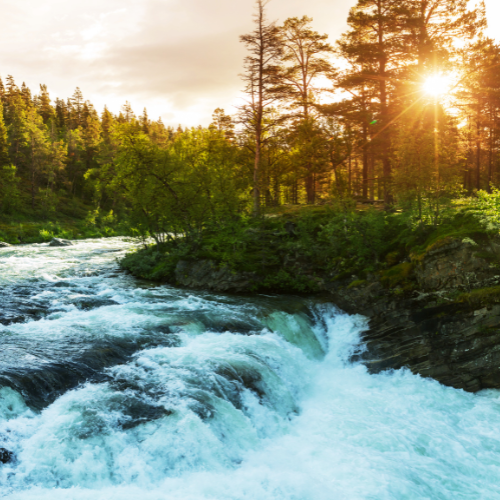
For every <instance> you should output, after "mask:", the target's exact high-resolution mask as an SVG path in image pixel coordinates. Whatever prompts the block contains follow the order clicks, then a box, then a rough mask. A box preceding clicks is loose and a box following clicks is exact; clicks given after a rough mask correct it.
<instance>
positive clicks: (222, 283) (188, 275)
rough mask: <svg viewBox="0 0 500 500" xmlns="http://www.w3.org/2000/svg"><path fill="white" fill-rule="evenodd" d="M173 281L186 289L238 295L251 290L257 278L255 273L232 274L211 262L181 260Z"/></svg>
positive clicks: (230, 271)
mask: <svg viewBox="0 0 500 500" xmlns="http://www.w3.org/2000/svg"><path fill="white" fill-rule="evenodd" d="M175 279H176V281H177V284H178V285H181V286H184V287H186V288H194V289H203V290H211V291H215V292H235V293H240V292H246V291H249V290H251V288H252V285H253V284H254V283H256V282H257V280H258V277H257V275H256V274H255V273H248V272H239V273H238V272H234V271H232V270H231V269H229V268H228V267H221V266H218V265H217V264H216V263H215V262H213V261H211V260H200V261H194V262H191V261H185V260H181V261H179V263H178V264H177V267H176V268H175Z"/></svg>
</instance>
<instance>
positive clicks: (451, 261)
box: [332, 240, 500, 392]
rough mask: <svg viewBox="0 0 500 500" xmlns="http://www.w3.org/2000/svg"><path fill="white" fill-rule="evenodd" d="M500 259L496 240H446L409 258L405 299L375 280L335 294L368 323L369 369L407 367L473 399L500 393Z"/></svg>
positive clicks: (341, 304) (398, 290) (397, 290)
mask: <svg viewBox="0 0 500 500" xmlns="http://www.w3.org/2000/svg"><path fill="white" fill-rule="evenodd" d="M499 254H500V245H499V243H498V242H497V241H490V242H488V243H487V244H486V245H482V246H480V247H479V246H477V245H476V244H475V243H474V242H473V241H470V240H464V241H457V240H451V241H445V242H442V243H441V244H440V245H438V246H437V247H436V248H433V249H431V250H429V251H428V252H427V253H425V254H424V255H423V256H420V257H418V258H416V259H414V261H413V262H412V264H411V266H412V272H411V273H410V275H409V277H408V279H409V280H412V281H413V283H414V287H413V290H412V291H411V292H410V293H407V292H405V290H404V287H397V286H396V287H393V288H387V287H384V286H383V284H382V282H381V281H379V280H372V281H371V282H363V283H360V284H359V286H352V287H350V288H349V287H347V288H345V289H342V290H333V291H332V294H333V296H334V302H335V303H337V304H338V305H339V307H341V308H343V309H344V310H346V311H347V312H350V313H359V314H363V315H365V316H367V317H368V318H369V329H368V330H367V331H366V332H364V334H363V340H364V342H365V344H366V351H365V353H364V354H363V355H362V357H361V359H362V360H363V361H364V363H365V364H366V365H367V366H368V368H369V370H370V371H371V372H373V373H378V372H380V371H382V370H388V369H399V368H402V367H407V368H409V369H410V370H411V371H412V372H413V373H418V374H420V375H422V376H424V377H432V378H434V379H436V380H438V381H439V382H441V383H443V384H445V385H448V386H452V387H455V388H457V389H464V390H466V391H470V392H476V391H479V390H481V389H487V388H500V276H499V274H500V271H499V269H498V266H497V264H496V263H495V261H496V260H497V258H498V256H499ZM479 255H481V257H480V256H479ZM354 285H355V283H354Z"/></svg>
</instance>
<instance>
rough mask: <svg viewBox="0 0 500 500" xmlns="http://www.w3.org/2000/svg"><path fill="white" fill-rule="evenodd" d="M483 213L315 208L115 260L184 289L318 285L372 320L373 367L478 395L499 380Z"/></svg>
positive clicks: (497, 265)
mask: <svg viewBox="0 0 500 500" xmlns="http://www.w3.org/2000/svg"><path fill="white" fill-rule="evenodd" d="M487 214H488V212H487V210H485V209H483V210H482V211H478V210H477V207H475V208H473V209H471V208H470V207H466V209H459V210H455V211H453V212H452V213H450V214H449V215H448V216H447V217H446V218H445V217H443V220H442V221H441V222H440V223H439V224H435V225H432V224H412V223H411V220H409V218H408V217H406V216H405V214H402V213H394V214H386V213H384V212H382V211H377V210H374V209H369V208H367V209H366V210H363V211H360V210H357V211H354V210H350V211H348V210H341V211H339V210H337V211H334V210H332V209H328V208H318V209H315V210H312V211H308V212H303V213H295V214H286V215H282V216H278V217H269V218H267V219H264V220H260V221H245V222H244V223H243V224H240V226H239V227H236V228H233V229H232V230H231V231H227V232H222V233H220V234H209V235H208V236H207V237H206V238H205V239H204V240H203V241H201V242H198V243H197V245H196V246H193V247H191V248H189V247H187V246H185V245H184V244H182V245H181V244H178V243H177V244H176V243H175V242H174V243H171V244H170V246H169V245H164V246H163V247H158V246H156V247H150V248H147V249H143V250H140V251H138V252H137V253H134V254H129V255H128V256H127V257H125V259H124V260H123V261H122V263H121V265H122V266H123V267H124V268H125V269H127V270H129V271H130V272H132V274H134V275H136V276H141V277H144V278H148V279H156V280H158V281H163V282H166V283H170V284H172V285H174V286H180V287H185V288H190V289H201V290H211V291H216V292H226V293H250V292H273V293H299V294H311V293H318V292H323V293H326V294H327V296H328V297H330V298H331V300H332V301H333V302H334V303H335V304H337V305H338V306H339V307H341V308H342V309H343V310H345V311H347V312H349V313H351V314H362V315H364V316H367V317H368V318H369V319H370V325H369V330H367V331H366V332H365V333H364V334H363V340H364V342H365V344H366V346H367V350H366V352H365V353H364V354H363V356H362V359H363V361H364V362H365V363H366V365H367V366H368V368H369V370H370V371H371V372H373V373H378V372H380V371H382V370H387V369H399V368H402V367H408V368H410V369H411V370H412V371H413V372H414V373H418V374H421V375H423V376H430V377H433V378H435V379H436V380H438V381H440V382H442V383H443V384H445V385H450V386H452V387H455V388H461V389H465V390H467V391H471V392H476V391H478V390H481V389H485V388H500V370H499V369H498V366H500V237H499V236H498V228H497V227H496V225H495V224H494V222H495V220H494V218H493V217H491V218H490V219H487V218H485V215H487ZM497 351H498V354H497Z"/></svg>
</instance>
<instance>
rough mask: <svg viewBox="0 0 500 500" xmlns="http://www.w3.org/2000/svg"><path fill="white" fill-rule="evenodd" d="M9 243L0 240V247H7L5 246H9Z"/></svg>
mask: <svg viewBox="0 0 500 500" xmlns="http://www.w3.org/2000/svg"><path fill="white" fill-rule="evenodd" d="M10 246H11V245H9V244H8V243H5V242H4V241H0V248H7V247H10Z"/></svg>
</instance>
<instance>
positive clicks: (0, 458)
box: [0, 448, 14, 464]
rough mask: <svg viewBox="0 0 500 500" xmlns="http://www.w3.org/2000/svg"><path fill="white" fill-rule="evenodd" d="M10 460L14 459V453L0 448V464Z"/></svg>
mask: <svg viewBox="0 0 500 500" xmlns="http://www.w3.org/2000/svg"><path fill="white" fill-rule="evenodd" d="M12 460H14V454H13V453H12V452H11V451H9V450H6V449H5V448H0V464H8V463H10V462H12Z"/></svg>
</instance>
